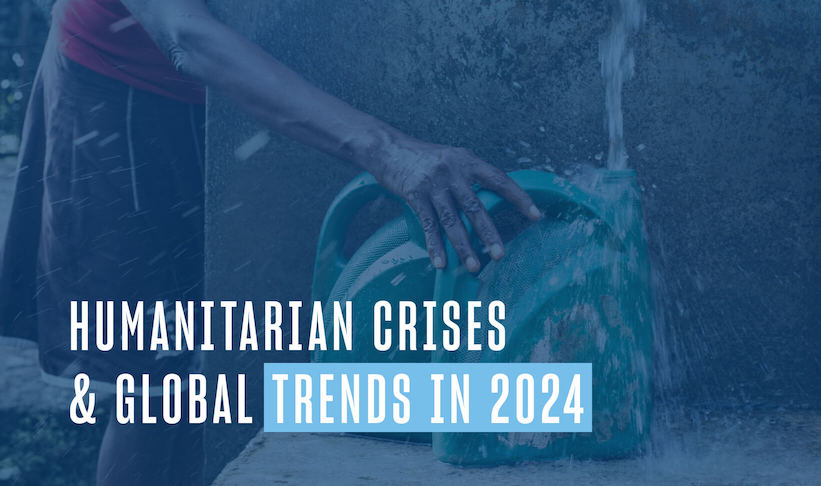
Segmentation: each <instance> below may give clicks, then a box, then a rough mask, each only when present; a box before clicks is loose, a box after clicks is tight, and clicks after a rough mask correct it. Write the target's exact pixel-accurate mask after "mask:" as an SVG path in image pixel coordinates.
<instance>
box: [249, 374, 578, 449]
mask: <svg viewBox="0 0 821 486" xmlns="http://www.w3.org/2000/svg"><path fill="white" fill-rule="evenodd" d="M357 376H358V390H357V389H356V383H357V378H356V377H357ZM465 377H467V378H465ZM494 382H495V383H494ZM574 382H575V383H574ZM264 383H265V386H264V392H265V401H264V407H265V409H264V430H265V431H266V432H362V433H364V432H590V431H591V430H592V416H593V407H592V399H591V396H592V366H591V364H590V363H266V364H265V377H264ZM369 383H370V386H369ZM437 383H438V386H437ZM466 383H467V386H466V385H465V384H466ZM505 383H506V385H505ZM556 385H558V386H556ZM369 388H370V390H372V392H370V393H369ZM505 388H507V396H506V397H505V399H504V400H502V396H503V395H504V391H505ZM323 389H324V392H323ZM380 389H381V391H380ZM437 389H438V390H439V391H438V392H437ZM554 390H555V391H554ZM357 391H358V393H357ZM437 393H438V394H437ZM297 398H299V400H298V399H297ZM357 398H358V400H357ZM369 401H372V404H369ZM437 403H438V404H439V408H438V409H437V407H436V404H437ZM357 404H358V410H357V409H356V407H355V405H357ZM355 412H358V414H356V413H355ZM298 416H299V417H300V418H301V420H297V418H298ZM323 418H324V421H325V423H323ZM356 418H358V420H355V419H356ZM494 418H495V420H494ZM505 418H507V423H504V419H505ZM369 419H370V420H369ZM380 419H381V420H380ZM439 419H441V420H439Z"/></svg>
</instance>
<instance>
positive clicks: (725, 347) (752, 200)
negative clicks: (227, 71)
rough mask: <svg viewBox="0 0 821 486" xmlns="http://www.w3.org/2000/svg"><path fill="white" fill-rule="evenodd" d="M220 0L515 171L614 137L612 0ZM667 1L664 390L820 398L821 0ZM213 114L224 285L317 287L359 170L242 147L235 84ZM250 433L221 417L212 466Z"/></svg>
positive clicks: (368, 104)
mask: <svg viewBox="0 0 821 486" xmlns="http://www.w3.org/2000/svg"><path fill="white" fill-rule="evenodd" d="M209 3H210V4H211V5H212V8H213V9H214V10H215V12H216V13H217V15H218V16H219V17H220V18H222V19H223V20H225V21H226V22H227V23H228V24H230V25H232V26H235V27H237V28H238V29H240V30H241V31H243V32H244V33H245V34H246V35H248V36H249V37H250V38H252V39H253V40H255V41H257V42H259V43H260V44H261V45H262V46H264V47H265V48H266V49H267V50H268V51H270V52H271V53H272V54H273V55H274V56H276V57H277V58H279V59H280V60H282V61H284V62H285V63H287V64H288V65H290V66H292V67H293V68H294V69H296V70H297V71H299V72H301V73H302V74H303V75H305V76H306V77H307V78H309V79H310V80H312V81H313V82H315V83H317V84H318V85H320V86H321V87H323V88H324V89H326V90H328V91H330V92H332V93H334V94H335V95H337V96H339V97H341V98H343V99H345V100H346V101H348V102H350V103H352V104H353V105H355V106H357V107H358V108H361V109H363V110H366V111H369V112H371V113H373V114H375V115H377V116H380V117H382V118H383V119H385V120H387V121H389V122H391V123H393V124H394V125H396V126H398V127H400V128H401V129H403V130H405V131H407V132H409V133H411V134H413V135H416V136H419V137H422V138H426V139H430V140H433V141H437V142H440V143H448V144H454V145H461V146H466V147H470V148H471V149H473V150H474V151H475V152H476V153H477V154H479V155H480V156H482V157H483V158H485V160H488V161H490V162H492V163H494V164H497V165H498V166H500V167H502V168H505V169H516V168H520V167H529V166H545V165H547V166H549V167H552V168H553V169H554V170H556V171H557V172H559V173H562V172H564V171H565V170H573V168H574V167H575V166H576V165H577V164H585V163H592V164H601V162H599V161H598V160H597V156H599V154H601V153H603V152H604V153H606V149H607V136H606V133H605V130H604V125H603V120H604V88H603V84H602V81H601V78H600V74H599V62H598V39H599V38H600V37H601V35H602V34H603V33H604V31H605V29H606V27H607V22H608V20H607V19H608V13H607V9H606V4H605V2H602V1H593V0H584V1H569V0H561V1H558V0H532V1H527V0H494V1H490V0H483V1H479V0H470V1H468V0H464V1H448V2H442V1H440V0H403V1H399V0H396V1H382V0H359V1H354V0H346V1H339V0H279V1H276V2H271V1H263V0H258V1H245V2H235V1H231V0H212V1H210V2H209ZM649 3H650V5H649V6H648V11H647V23H646V25H645V26H644V27H643V29H642V30H641V31H640V34H639V36H638V37H637V38H636V39H635V41H634V45H635V47H636V60H637V72H636V77H635V78H634V79H633V80H632V81H630V82H629V83H628V84H627V85H626V87H625V93H624V96H625V99H624V106H625V132H626V136H627V142H628V146H629V155H630V161H629V165H630V166H631V167H633V168H635V169H636V170H637V171H638V177H639V182H640V184H641V185H642V187H643V189H644V193H643V196H644V200H643V204H644V208H645V216H646V218H645V219H646V223H647V227H648V232H649V236H650V249H651V252H652V253H653V255H654V258H655V263H656V268H657V269H658V270H659V272H660V276H661V278H660V286H659V289H660V292H659V295H660V296H661V298H662V299H663V301H664V309H665V312H664V314H665V315H664V317H665V318H664V320H663V322H661V323H660V331H663V332H659V337H660V341H661V342H660V345H661V346H662V348H663V349H665V350H667V351H665V352H663V353H661V354H660V356H659V359H658V363H659V365H658V371H659V381H658V389H659V393H660V394H661V395H664V396H678V395H682V396H686V397H687V398H688V399H691V400H695V401H699V402H710V403H727V404H731V405H734V406H737V405H752V406H782V405H783V406H787V407H801V406H809V405H814V406H817V402H818V399H819V398H821V382H820V381H819V380H818V379H817V377H818V376H819V373H820V372H821V358H819V354H820V352H819V349H821V325H819V324H820V323H819V319H820V318H821V299H819V297H821V296H819V289H821V273H819V272H821V268H820V264H821V256H819V255H821V252H819V249H821V248H819V243H818V242H819V237H821V231H820V230H819V221H821V210H820V209H819V206H820V205H821V142H819V140H821V137H820V135H821V33H820V32H819V25H821V4H819V3H818V2H816V1H812V0H803V1H796V2H760V1H754V0H747V1H742V0H736V1H730V0H723V1H715V0H703V1H702V0H665V1H656V2H649ZM208 116H209V125H208V154H207V156H208V173H207V178H208V202H207V204H208V241H207V258H208V263H207V268H208V287H209V292H210V293H211V295H212V297H214V298H226V297H228V296H233V297H235V298H243V299H244V298H246V297H247V296H254V297H257V298H262V297H269V298H271V297H274V298H278V299H282V300H285V299H307V298H308V296H309V285H310V278H311V267H312V260H313V253H314V245H315V243H314V242H315V241H316V237H317V234H318V228H319V223H320V221H321V218H322V215H323V214H324V211H325V209H326V208H327V205H328V203H329V201H330V200H331V199H332V197H333V196H334V194H335V193H336V192H337V190H338V189H339V188H341V187H342V186H343V185H344V183H345V182H346V181H347V180H348V179H349V178H350V177H352V176H353V175H354V174H355V173H356V172H357V171H356V170H355V169H353V168H352V167H349V166H345V165H344V164H343V163H342V162H339V161H336V160H333V159H331V158H329V157H326V156H324V155H321V154H318V153H316V152H314V151H312V150H310V149H306V148H302V147H300V146H298V145H296V144H295V143H293V142H290V141H287V140H284V139H281V138H278V137H277V136H272V138H271V141H270V142H269V143H268V144H267V145H266V146H265V148H264V149H263V150H261V151H259V152H258V153H256V154H255V155H253V156H252V157H250V158H249V159H247V160H244V161H243V160H238V159H237V158H236V156H235V149H236V148H237V147H238V146H240V145H242V144H243V143H244V142H245V141H247V140H248V139H250V138H251V137H253V136H254V135H255V134H257V133H258V132H259V131H260V130H261V127H259V126H258V125H256V124H255V123H254V122H252V121H250V120H249V119H248V118H247V117H246V116H245V115H243V114H241V113H240V112H239V111H238V110H237V109H236V108H234V107H232V106H230V105H229V104H228V103H226V102H225V101H224V100H223V99H222V98H221V97H220V95H219V94H215V93H212V94H211V96H210V99H209V112H208ZM522 142H524V143H522ZM290 358H293V359H299V358H300V357H299V356H291V357H290ZM277 359H283V357H282V356H264V355H262V354H256V355H253V356H246V357H244V358H240V359H239V361H237V359H236V355H231V356H226V357H219V356H217V357H214V358H212V359H211V363H210V365H209V366H210V367H211V368H212V369H213V370H217V369H224V368H235V369H243V370H246V371H247V372H249V373H250V377H253V378H257V379H261V365H260V363H261V362H262V361H263V360H277ZM249 387H250V388H249V389H250V390H254V389H260V388H259V387H261V385H260V383H259V382H252V383H250V384H249ZM252 406H253V407H259V406H260V403H256V402H255V403H252ZM255 409H256V410H258V408H255ZM251 433H252V430H251V429H250V428H248V429H243V428H234V429H225V430H217V431H212V433H211V434H210V438H211V439H210V440H211V443H212V449H213V451H212V453H211V461H212V467H217V465H218V464H219V463H220V461H221V460H222V458H223V457H228V456H230V455H232V454H233V453H234V452H235V451H236V448H237V447H238V446H239V444H241V442H242V441H243V439H244V438H246V437H248V436H250V434H251ZM214 451H216V452H214ZM220 455H222V457H220Z"/></svg>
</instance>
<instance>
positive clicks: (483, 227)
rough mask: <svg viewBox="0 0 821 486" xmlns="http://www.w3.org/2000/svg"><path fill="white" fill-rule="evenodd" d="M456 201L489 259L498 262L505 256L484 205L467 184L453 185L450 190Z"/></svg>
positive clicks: (500, 241) (494, 226) (500, 240)
mask: <svg viewBox="0 0 821 486" xmlns="http://www.w3.org/2000/svg"><path fill="white" fill-rule="evenodd" d="M452 191H453V195H454V197H455V198H456V201H457V202H458V203H459V206H461V208H462V211H463V212H464V213H465V215H466V216H467V217H468V219H469V220H470V224H471V225H472V226H473V230H474V231H475V232H476V234H477V235H479V239H480V240H482V243H484V245H485V248H487V251H488V253H490V257H491V258H493V259H494V260H499V259H500V258H502V257H503V256H504V254H505V251H504V246H503V244H502V237H501V236H499V232H498V231H497V230H496V225H494V224H493V220H491V219H490V215H489V214H488V213H487V210H486V209H485V206H484V204H482V201H480V200H479V197H478V196H477V195H476V193H475V192H473V189H472V188H470V187H469V186H468V185H467V184H459V183H457V184H455V185H454V186H453V188H452Z"/></svg>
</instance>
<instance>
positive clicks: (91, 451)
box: [0, 410, 106, 486]
mask: <svg viewBox="0 0 821 486" xmlns="http://www.w3.org/2000/svg"><path fill="white" fill-rule="evenodd" d="M97 420H98V422H97V425H92V426H89V425H82V426H81V425H75V424H73V423H72V422H71V421H70V420H69V418H68V414H62V413H59V412H36V413H30V412H28V413H27V412H24V411H19V410H15V411H8V410H4V411H0V486H6V485H9V486H10V485H14V486H38V485H49V486H82V485H92V484H94V475H95V471H96V467H97V450H98V448H99V445H100V441H101V440H102V435H103V432H104V431H105V423H106V417H103V416H99V417H98V419H97Z"/></svg>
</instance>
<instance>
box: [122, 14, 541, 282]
mask: <svg viewBox="0 0 821 486" xmlns="http://www.w3.org/2000/svg"><path fill="white" fill-rule="evenodd" d="M122 1H123V4H124V5H125V6H126V7H127V8H128V9H129V11H131V13H132V14H133V15H134V17H135V18H136V19H137V21H138V22H140V24H141V25H142V26H143V28H145V29H146V31H147V32H148V33H149V35H150V36H151V38H152V39H153V40H154V41H155V42H156V43H157V45H158V46H159V47H160V49H162V50H163V51H164V52H166V53H167V54H168V56H169V58H170V59H171V60H172V62H173V63H174V65H175V66H176V68H177V69H178V70H180V71H181V72H183V73H185V74H188V75H190V76H193V77H195V78H197V79H200V80H201V81H203V82H204V83H205V84H207V85H208V86H210V87H212V88H214V89H216V90H218V91H219V92H221V93H222V94H223V95H225V96H227V97H228V98H230V99H231V100H233V101H234V102H236V103H237V104H239V105H240V106H241V107H242V108H244V109H245V110H246V111H247V112H248V113H250V114H252V115H254V116H255V117H257V118H258V119H259V120H261V121H262V122H263V123H265V124H266V125H268V126H269V127H270V128H272V129H274V130H276V131H278V132H280V133H283V134H285V135H287V136H289V137H291V138H294V139H296V140H298V141H300V142H303V143H305V144H307V145H310V146H312V147H315V148H318V149H320V150H322V151H324V152H327V153H329V154H332V155H335V156H337V157H339V158H342V159H345V160H348V161H350V162H353V163H354V164H356V165H358V166H360V167H362V168H363V169H364V170H367V171H368V172H370V173H371V174H373V175H374V177H376V179H377V180H378V181H379V182H380V183H381V184H382V185H383V186H385V187H386V188H387V189H388V190H390V191H391V192H393V193H395V194H396V195H398V196H400V197H401V198H403V199H404V200H405V201H407V202H408V204H409V205H410V206H411V207H412V208H413V209H414V211H415V212H416V213H417V216H418V217H419V219H420V220H421V222H422V226H423V228H424V230H425V235H426V243H427V246H428V251H429V253H430V256H431V260H432V261H433V263H434V265H435V266H437V267H440V268H441V267H443V266H444V265H445V258H446V257H445V251H444V246H443V241H442V235H441V229H442V228H444V230H445V233H446V234H447V236H448V238H449V239H450V240H451V242H452V243H453V245H454V248H455V249H456V251H457V253H458V254H459V256H460V258H461V259H462V261H463V262H464V263H465V265H466V266H467V267H468V269H469V270H471V271H476V270H478V269H479V264H478V259H477V258H476V255H475V253H474V250H473V248H472V247H471V245H470V243H469V241H468V238H467V233H466V231H465V228H464V226H463V225H462V222H461V219H460V218H459V211H460V209H461V211H464V212H465V214H466V215H467V216H468V218H469V219H470V221H471V223H472V225H473V226H474V227H475V228H476V230H477V233H478V234H479V236H480V238H481V239H482V241H483V242H484V244H485V245H486V246H487V248H488V251H489V252H490V254H491V256H492V257H493V258H495V259H498V258H501V257H502V255H503V249H502V241H501V238H500V237H499V234H498V232H497V231H496V228H495V227H494V225H493V223H492V221H491V219H490V217H489V216H488V214H487V213H486V212H485V210H484V207H483V206H482V204H481V203H480V202H479V200H478V198H477V197H476V195H475V194H474V192H473V190H472V184H473V183H480V184H482V185H483V186H484V187H485V188H487V189H490V190H493V191H495V192H497V193H499V194H500V195H501V196H503V197H505V198H507V199H509V200H510V201H511V202H512V203H514V204H515V205H517V206H518V207H519V208H520V209H521V210H522V211H523V212H524V213H525V214H526V215H528V216H529V217H531V218H533V219H537V218H538V217H539V211H538V209H536V207H535V206H534V205H533V202H532V201H531V200H530V198H529V197H528V196H527V194H525V193H524V191H522V190H521V188H519V187H518V186H517V185H516V184H515V183H514V182H513V181H512V180H511V179H510V178H509V177H507V175H506V174H504V173H503V172H502V171H500V170H498V169H496V168H494V167H493V166H490V165H489V164H486V163H485V162H482V161H481V160H479V159H478V158H476V156H474V155H473V154H472V153H470V152H469V151H467V150H465V149H459V148H454V147H446V146H442V145H435V144H430V143H426V142H422V141H420V140H416V139H414V138H412V137H409V136H408V135H405V134H403V133H402V132H400V131H399V130H397V129H395V128H393V127H391V126H390V125H388V124H386V123H384V122H382V121H380V120H378V119H377V118H375V117H373V116H370V115H368V114H366V113H363V112H361V111H358V110H356V109H355V108H353V107H351V106H350V105H348V104H346V103H345V102H343V101H342V100H340V99H338V98H335V97H334V96H331V95H329V94H328V93H325V92H324V91H322V90H320V89H318V88H317V87H315V86H313V85H312V84H310V83H309V82H308V81H306V80H305V79H304V78H302V77H301V76H299V75H298V74H297V73H295V72H294V71H292V70H291V69H289V68H288V67H287V66H285V65H283V64H282V63H280V62H279V61H277V60H276V59H274V58H273V57H271V56H270V55H268V54H267V53H266V52H265V51H264V50H262V49H261V48H260V47H259V46H257V45H255V44H254V43H252V42H250V41H249V40H247V39H246V38H244V37H243V36H241V35H240V34H238V33H237V32H235V31H233V30H232V29H230V28H229V27H227V26H226V25H224V24H222V23H221V22H219V21H218V20H216V19H215V18H214V17H213V16H212V15H211V13H210V12H209V10H208V8H207V6H206V5H205V3H204V2H203V1H202V0H122Z"/></svg>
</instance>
